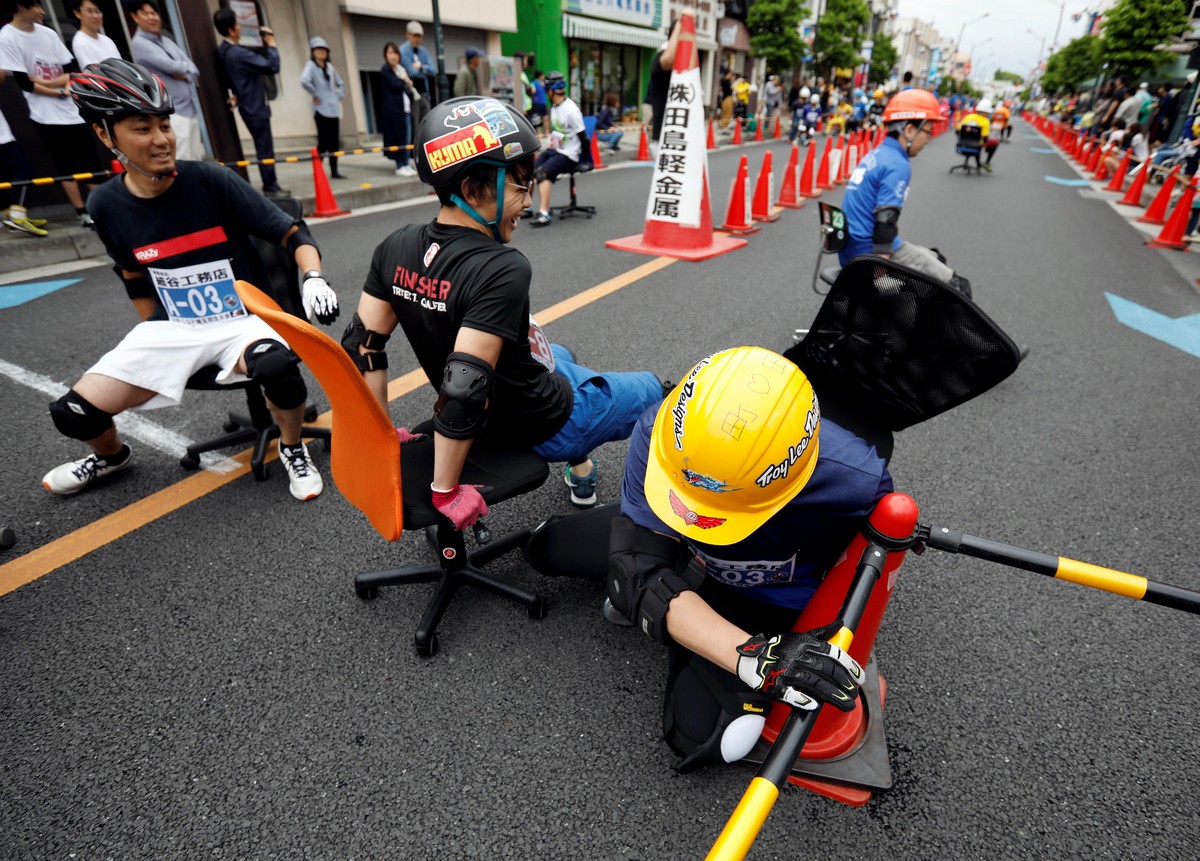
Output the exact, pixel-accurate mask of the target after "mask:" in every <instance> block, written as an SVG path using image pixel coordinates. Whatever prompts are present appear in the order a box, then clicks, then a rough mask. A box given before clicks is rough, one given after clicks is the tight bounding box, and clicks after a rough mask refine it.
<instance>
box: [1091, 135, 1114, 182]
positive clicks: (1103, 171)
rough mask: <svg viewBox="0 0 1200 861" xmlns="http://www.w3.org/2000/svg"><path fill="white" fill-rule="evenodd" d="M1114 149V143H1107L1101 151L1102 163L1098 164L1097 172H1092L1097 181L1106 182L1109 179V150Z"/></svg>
mask: <svg viewBox="0 0 1200 861" xmlns="http://www.w3.org/2000/svg"><path fill="white" fill-rule="evenodd" d="M1110 149H1112V144H1105V146H1104V148H1103V149H1102V150H1101V151H1100V163H1099V164H1097V165H1096V172H1095V173H1094V174H1092V179H1094V180H1095V181H1096V182H1104V180H1106V179H1108V160H1107V159H1108V151H1109V150H1110Z"/></svg>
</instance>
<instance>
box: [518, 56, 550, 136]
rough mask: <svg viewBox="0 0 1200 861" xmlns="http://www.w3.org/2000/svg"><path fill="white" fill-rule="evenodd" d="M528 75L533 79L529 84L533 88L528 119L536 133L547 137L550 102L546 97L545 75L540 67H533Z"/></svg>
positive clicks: (548, 134)
mask: <svg viewBox="0 0 1200 861" xmlns="http://www.w3.org/2000/svg"><path fill="white" fill-rule="evenodd" d="M522 74H524V72H522ZM529 77H530V78H532V79H533V80H532V82H531V83H530V85H529V88H530V89H531V90H533V95H532V96H531V97H530V98H531V99H532V102H531V103H530V108H529V114H528V116H529V121H530V122H531V123H533V127H534V128H535V129H537V133H538V134H540V135H545V136H546V137H549V136H550V104H549V102H548V101H547V98H546V80H545V78H546V75H545V73H544V72H543V71H542V70H541V69H533V70H531V71H530V72H529Z"/></svg>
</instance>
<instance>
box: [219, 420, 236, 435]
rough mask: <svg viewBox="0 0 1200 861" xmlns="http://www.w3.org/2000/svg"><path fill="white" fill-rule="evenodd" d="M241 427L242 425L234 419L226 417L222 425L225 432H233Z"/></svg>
mask: <svg viewBox="0 0 1200 861" xmlns="http://www.w3.org/2000/svg"><path fill="white" fill-rule="evenodd" d="M240 427H241V425H240V424H238V423H237V422H235V421H234V420H233V419H225V423H224V424H222V425H221V430H223V431H225V433H233V432H234V431H235V430H237V429H238V428H240Z"/></svg>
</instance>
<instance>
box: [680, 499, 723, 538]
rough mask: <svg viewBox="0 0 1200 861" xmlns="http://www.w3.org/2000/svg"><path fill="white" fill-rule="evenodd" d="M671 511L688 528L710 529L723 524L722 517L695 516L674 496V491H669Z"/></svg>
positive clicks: (695, 514) (693, 512) (694, 513)
mask: <svg viewBox="0 0 1200 861" xmlns="http://www.w3.org/2000/svg"><path fill="white" fill-rule="evenodd" d="M670 497H671V510H672V511H674V512H675V513H676V514H678V515H679V517H680V518H681V519H682V520H683V522H684V523H686V524H688V525H689V526H698V527H700V528H701V529H712V528H713V527H714V526H720V525H721V524H722V523H724V522H725V519H726V518H724V517H709V516H708V515H707V514H697V513H696V512H695V511H692V510H691V509H690V508H688V507H687V505H685V504H684V502H683V500H682V499H680V498H679V497H678V496H676V495H675V491H673V490H672V491H670Z"/></svg>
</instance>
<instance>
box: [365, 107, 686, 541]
mask: <svg viewBox="0 0 1200 861" xmlns="http://www.w3.org/2000/svg"><path fill="white" fill-rule="evenodd" d="M413 149H414V154H415V157H416V161H417V172H418V175H419V176H420V177H421V180H422V181H423V182H425V183H427V184H429V185H431V186H433V187H434V189H435V190H436V191H437V194H438V198H439V200H440V201H441V203H442V207H441V209H440V210H439V212H438V216H437V218H436V220H434V221H433V222H431V223H428V224H410V225H407V226H405V227H402V228H400V230H398V231H396V232H395V233H393V234H392V235H391V236H389V237H388V238H387V239H385V240H384V241H383V242H382V243H380V245H379V247H378V248H376V249H375V254H374V256H373V258H372V260H371V269H370V271H369V273H368V274H367V279H366V283H365V284H364V286H363V295H362V296H361V297H360V299H359V305H358V313H357V314H356V315H355V317H354V320H353V322H352V323H351V324H350V326H349V327H348V328H347V329H346V333H345V335H344V336H343V338H342V345H343V346H344V347H345V348H346V350H347V352H348V353H349V354H350V356H351V358H353V359H354V360H355V362H356V364H357V365H358V367H359V368H360V370H362V372H363V375H364V377H365V379H366V381H367V383H368V385H369V386H370V387H371V390H372V391H373V392H374V393H375V395H376V397H377V398H378V399H379V401H380V403H381V404H383V405H384V406H385V408H386V406H387V374H386V368H387V354H386V353H384V352H383V348H384V346H385V344H386V343H387V339H388V338H389V337H390V336H391V334H392V332H393V331H394V330H395V328H396V326H397V325H399V326H400V327H401V328H402V329H403V330H404V334H405V336H406V337H407V338H408V341H409V343H410V345H411V346H412V348H413V352H415V353H416V355H417V360H418V361H419V362H420V363H421V367H422V368H423V369H424V371H425V373H426V375H427V376H428V377H429V380H430V382H431V383H432V385H433V387H434V389H435V390H437V392H438V400H437V403H436V405H435V406H434V436H435V443H436V445H435V449H434V451H435V456H434V457H435V462H434V473H433V484H432V486H431V488H430V489H431V492H432V493H433V504H434V506H435V507H437V509H438V510H439V511H441V512H442V513H443V514H445V515H446V516H447V517H449V518H450V520H451V521H452V522H453V523H454V525H455V527H456V528H458V529H462V528H464V527H466V526H469V525H471V524H472V523H474V522H475V521H476V520H477V519H478V518H479V517H480V516H482V515H483V514H486V513H487V506H486V504H485V503H484V501H483V499H482V497H480V495H479V493H478V491H477V490H476V489H475V488H473V487H471V486H469V485H465V486H464V485H460V484H459V483H458V480H459V476H460V474H461V472H462V466H463V463H464V462H465V460H466V456H467V452H468V450H469V449H470V447H471V444H472V441H473V440H474V439H475V438H476V437H478V436H480V435H483V434H486V437H487V439H488V440H489V441H491V440H495V441H497V442H499V443H502V444H509V445H518V446H524V447H533V448H534V450H535V451H537V452H538V454H540V455H542V457H544V458H546V459H547V460H550V461H566V463H567V468H566V472H565V479H566V483H567V485H568V486H569V487H570V488H571V501H572V502H573V503H574V504H576V505H580V506H591V505H594V504H595V502H596V492H595V490H596V472H595V464H594V463H593V462H592V460H591V457H590V452H591V450H592V449H593V448H595V447H596V446H598V445H600V444H601V443H604V442H608V441H610V440H616V439H626V438H628V436H629V433H630V431H631V430H632V429H633V425H634V423H635V422H636V421H637V418H638V415H639V414H640V413H641V411H642V410H644V409H645V408H646V407H647V406H649V405H652V404H656V403H658V402H659V401H661V400H662V395H663V388H662V383H661V382H660V381H659V379H658V378H657V377H656V376H654V374H651V373H649V372H637V373H609V374H597V373H595V372H594V371H590V370H588V369H587V368H584V367H581V366H580V365H578V364H576V363H575V360H574V356H572V355H571V353H570V352H569V351H568V350H566V349H565V348H563V347H561V346H559V345H558V344H551V343H550V342H549V341H548V340H547V339H546V336H545V335H544V334H543V333H542V330H541V329H540V328H539V327H538V325H537V323H536V322H534V320H533V318H532V317H531V316H530V314H529V283H530V279H531V277H532V270H531V268H530V265H529V261H528V260H527V259H526V258H525V255H523V254H522V253H521V252H520V251H517V250H516V249H515V248H509V247H507V246H506V245H505V243H507V242H508V241H509V240H510V239H511V238H512V234H513V231H514V230H515V229H516V228H517V225H518V223H519V222H520V218H521V213H522V211H523V210H524V208H525V207H526V206H527V205H528V204H529V202H530V201H529V200H528V199H527V198H528V197H529V195H530V192H531V189H532V185H533V163H534V157H535V156H536V155H537V153H538V149H539V141H538V137H537V133H536V132H535V131H534V130H533V126H531V125H530V124H529V121H528V120H527V119H526V118H525V117H523V116H521V115H520V114H519V113H517V112H516V111H515V110H513V109H512V108H511V107H510V106H508V105H505V104H503V103H501V102H499V101H497V100H495V99H491V98H483V97H479V96H467V97H464V98H459V99H451V100H449V101H447V102H444V103H442V104H440V105H438V106H437V107H435V108H433V109H431V110H430V112H429V114H428V115H427V116H426V117H425V119H424V120H422V122H421V125H420V127H419V128H418V129H417V133H416V137H415V142H414V147H413ZM485 420H486V430H485ZM401 436H402V437H404V436H405V433H402V434H401Z"/></svg>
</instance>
